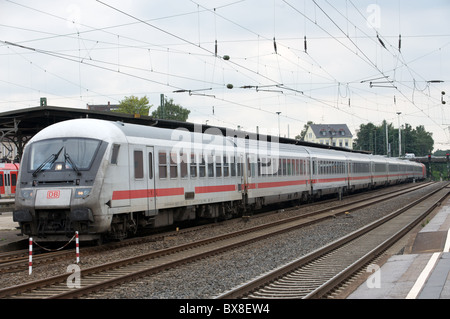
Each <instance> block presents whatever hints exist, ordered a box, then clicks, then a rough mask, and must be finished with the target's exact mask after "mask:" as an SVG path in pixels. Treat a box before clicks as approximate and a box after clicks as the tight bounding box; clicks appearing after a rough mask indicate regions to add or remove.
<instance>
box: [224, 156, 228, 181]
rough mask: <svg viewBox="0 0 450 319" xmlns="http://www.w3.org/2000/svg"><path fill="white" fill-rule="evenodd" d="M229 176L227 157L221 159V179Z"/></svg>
mask: <svg viewBox="0 0 450 319" xmlns="http://www.w3.org/2000/svg"><path fill="white" fill-rule="evenodd" d="M228 176H230V166H229V163H228V158H227V156H224V157H223V177H228Z"/></svg>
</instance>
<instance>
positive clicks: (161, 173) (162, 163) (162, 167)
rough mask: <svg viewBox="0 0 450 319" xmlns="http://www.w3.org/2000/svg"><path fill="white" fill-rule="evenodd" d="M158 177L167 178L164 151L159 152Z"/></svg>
mask: <svg viewBox="0 0 450 319" xmlns="http://www.w3.org/2000/svg"><path fill="white" fill-rule="evenodd" d="M158 161H159V178H167V157H166V152H159V154H158Z"/></svg>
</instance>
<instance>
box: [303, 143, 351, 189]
mask: <svg viewBox="0 0 450 319" xmlns="http://www.w3.org/2000/svg"><path fill="white" fill-rule="evenodd" d="M310 156H311V165H312V168H311V183H312V185H311V191H312V195H313V196H314V197H320V196H322V195H326V194H332V193H337V194H340V195H342V194H343V193H346V192H347V190H348V187H349V180H348V178H349V176H348V167H347V162H348V158H347V157H346V155H345V153H344V152H336V151H334V150H326V149H314V148H312V149H310Z"/></svg>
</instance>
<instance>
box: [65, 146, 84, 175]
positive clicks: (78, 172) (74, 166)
mask: <svg viewBox="0 0 450 319" xmlns="http://www.w3.org/2000/svg"><path fill="white" fill-rule="evenodd" d="M64 158H65V160H66V161H67V162H69V164H70V165H71V166H72V168H73V170H74V171H75V172H77V175H81V172H80V170H79V169H78V167H77V165H75V163H74V162H73V161H72V158H70V155H69V153H67V152H66V149H64Z"/></svg>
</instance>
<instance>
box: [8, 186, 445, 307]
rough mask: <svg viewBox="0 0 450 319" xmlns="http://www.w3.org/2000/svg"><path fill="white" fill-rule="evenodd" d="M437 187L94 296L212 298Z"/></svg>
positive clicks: (176, 240) (216, 229) (46, 269)
mask: <svg viewBox="0 0 450 319" xmlns="http://www.w3.org/2000/svg"><path fill="white" fill-rule="evenodd" d="M438 186H439V184H434V185H432V186H429V187H426V189H425V190H423V189H422V190H418V191H414V192H412V193H409V194H407V195H403V196H399V197H396V198H394V199H391V200H388V201H386V202H383V203H380V204H378V205H376V206H371V207H368V208H364V209H361V210H358V211H353V212H350V214H349V215H342V216H337V217H336V218H332V219H328V220H326V221H323V222H320V223H317V224H313V225H310V226H307V227H304V228H301V229H299V230H294V231H291V232H289V233H286V234H282V235H277V236H274V237H271V238H269V239H265V240H262V241H258V242H255V243H252V244H249V245H246V246H245V247H242V248H239V249H236V250H233V251H230V252H226V253H222V254H219V255H216V256H214V257H211V258H208V259H203V260H200V261H197V262H193V263H190V264H187V265H184V266H182V267H178V268H176V269H171V270H167V271H164V272H161V273H159V274H156V275H153V276H151V277H145V278H141V279H140V280H138V281H135V282H132V283H129V284H126V285H122V286H119V287H116V288H111V289H107V290H105V291H103V292H102V293H99V294H97V295H95V296H92V297H93V298H119V299H125V298H126V299H134V298H136V299H146V298H149V299H174V298H176V299H184V298H188V299H198V298H214V297H215V296H217V295H219V294H221V293H223V292H225V291H227V290H229V289H232V288H233V287H235V286H237V285H240V284H242V283H244V282H247V281H249V280H251V279H253V278H255V277H257V276H260V275H261V274H263V273H265V272H267V271H270V270H273V269H274V268H277V267H280V266H282V265H284V264H286V263H288V262H290V261H292V260H293V259H297V258H299V257H301V256H302V255H305V254H307V253H309V252H311V251H313V250H316V249H318V248H320V247H322V246H324V245H326V244H328V243H330V242H332V241H334V240H336V239H338V238H340V237H342V236H345V235H346V234H348V233H350V232H353V231H355V230H357V229H359V228H361V227H363V226H364V225H367V224H368V223H370V222H372V221H374V220H377V219H379V218H381V217H383V216H384V215H386V214H389V213H391V212H393V211H395V210H397V209H399V208H401V207H404V206H405V205H407V204H409V203H411V202H412V201H413V200H416V199H418V198H420V197H421V196H423V195H424V194H425V193H427V192H429V189H430V187H432V188H437V187H438ZM393 189H395V188H394V187H392V188H390V190H389V189H383V191H385V192H391V191H392V190H393ZM344 201H351V199H345V198H344ZM327 205H328V206H329V205H332V204H323V205H319V206H318V207H317V208H314V210H315V209H318V208H322V207H321V206H327ZM300 210H302V207H301V206H300V207H298V210H286V211H283V212H280V213H279V214H277V216H276V218H285V217H289V216H293V215H294V214H295V213H296V211H300ZM309 210H311V208H309ZM273 220H274V216H273V215H270V216H265V217H254V218H251V219H250V221H248V222H245V221H244V220H242V219H235V220H232V221H228V222H225V223H220V224H215V225H213V226H211V227H203V228H200V229H199V230H196V231H193V232H189V233H186V234H183V233H180V234H178V235H177V236H167V237H166V238H165V239H164V240H161V241H157V242H151V243H147V244H141V245H134V246H131V247H125V248H120V249H115V250H113V251H109V252H103V253H98V254H95V255H90V256H83V255H82V254H81V265H80V267H81V269H83V268H88V267H92V266H94V265H98V264H102V263H106V262H109V261H113V260H117V259H121V258H126V257H131V256H135V255H138V254H142V253H145V252H149V251H152V250H157V249H161V248H167V247H170V246H174V245H179V244H182V243H185V242H187V241H193V240H198V239H201V238H206V237H211V236H216V235H219V234H222V233H227V232H232V231H235V230H238V229H242V228H249V227H252V226H255V225H256V224H261V223H264V222H267V221H273ZM67 266H68V262H67V261H65V262H64V261H63V262H55V263H54V264H52V265H42V266H39V265H37V266H36V267H35V268H34V269H33V275H31V276H28V271H25V270H24V271H20V272H16V273H9V274H0V288H3V287H9V286H13V285H17V284H20V283H23V282H25V281H30V280H37V279H41V278H45V277H48V276H50V275H56V274H61V273H66V269H67ZM92 297H91V298H92Z"/></svg>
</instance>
